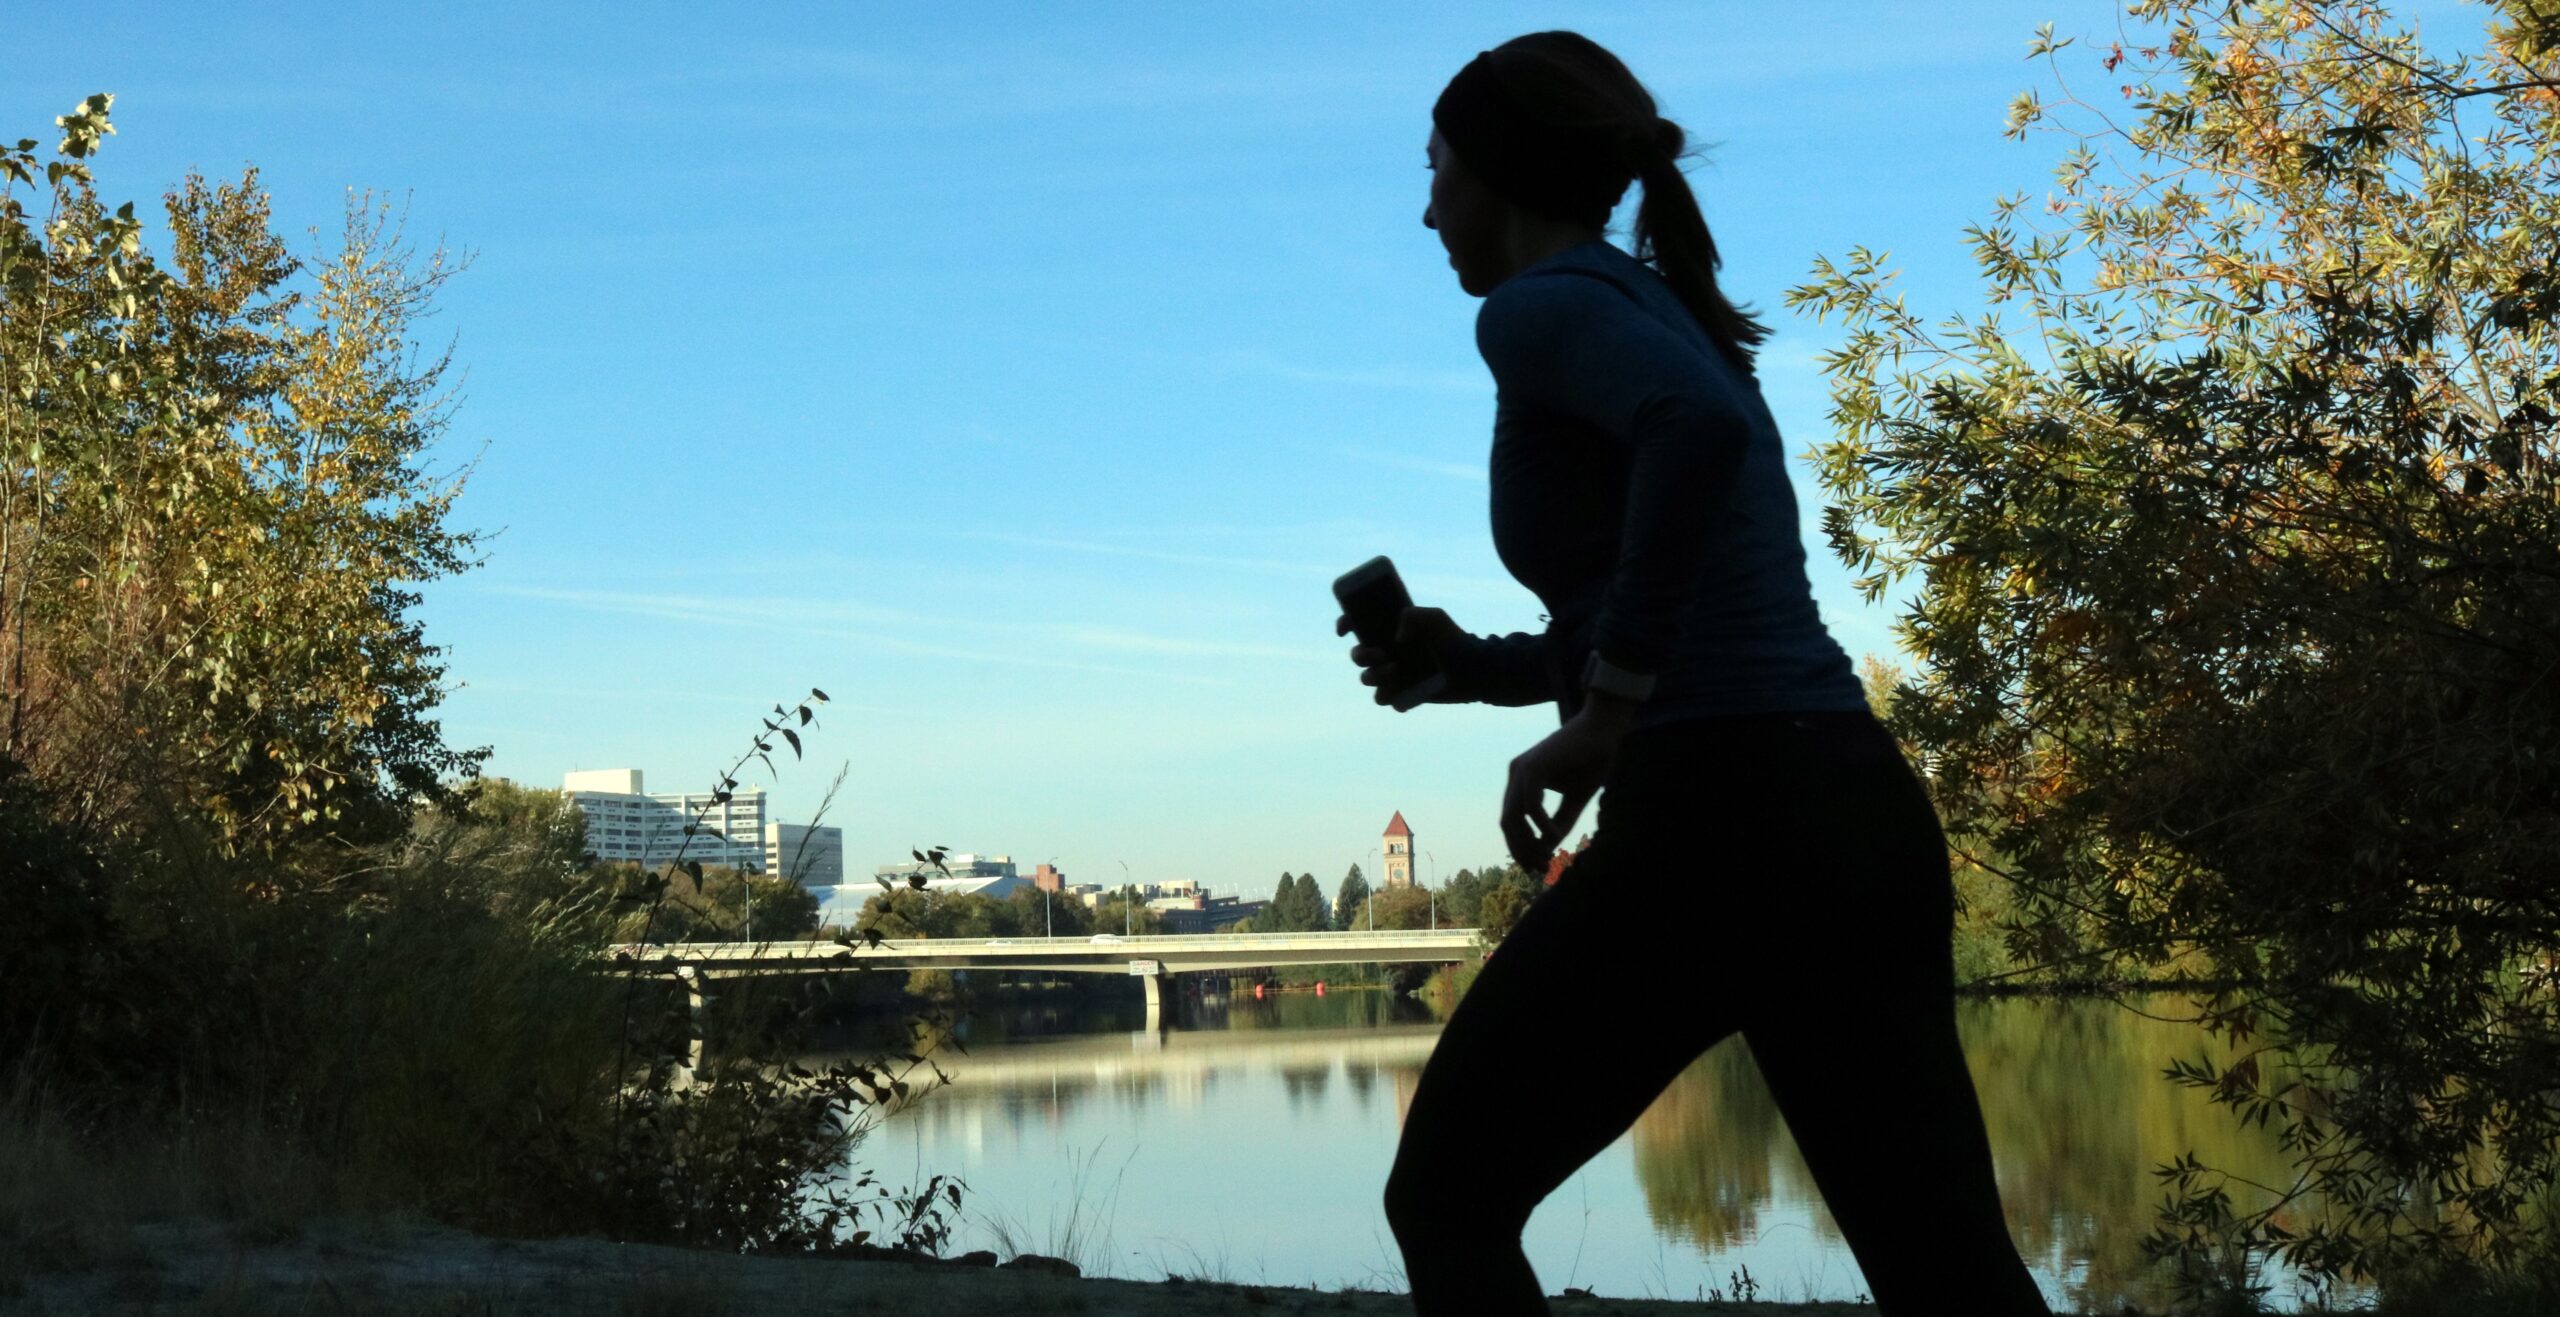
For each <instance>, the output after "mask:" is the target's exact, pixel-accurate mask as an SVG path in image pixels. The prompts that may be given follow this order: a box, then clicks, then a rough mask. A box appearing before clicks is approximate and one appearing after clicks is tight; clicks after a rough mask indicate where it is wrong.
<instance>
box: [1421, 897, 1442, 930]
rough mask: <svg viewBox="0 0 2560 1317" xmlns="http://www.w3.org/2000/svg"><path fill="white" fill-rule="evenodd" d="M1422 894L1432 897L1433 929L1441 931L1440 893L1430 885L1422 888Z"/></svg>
mask: <svg viewBox="0 0 2560 1317" xmlns="http://www.w3.org/2000/svg"><path fill="white" fill-rule="evenodd" d="M1422 894H1423V895H1425V896H1428V897H1430V898H1431V931H1432V932H1434V933H1437V932H1439V931H1440V894H1439V893H1438V892H1435V891H1432V890H1431V889H1430V888H1428V887H1425V888H1423V889H1422Z"/></svg>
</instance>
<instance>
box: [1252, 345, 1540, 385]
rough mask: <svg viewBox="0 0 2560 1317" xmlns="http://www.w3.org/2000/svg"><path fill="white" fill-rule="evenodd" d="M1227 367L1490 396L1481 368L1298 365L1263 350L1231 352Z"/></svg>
mask: <svg viewBox="0 0 2560 1317" xmlns="http://www.w3.org/2000/svg"><path fill="white" fill-rule="evenodd" d="M1225 363H1226V364H1227V365H1228V366H1231V367H1234V368H1236V369H1240V370H1250V371H1258V372H1260V373H1262V374H1265V375H1277V376H1279V377H1280V378H1282V379H1287V380H1303V381H1305V382H1307V383H1310V384H1346V385H1351V386H1353V387H1357V388H1371V389H1419V390H1424V391H1427V392H1433V393H1475V394H1486V395H1490V394H1491V393H1492V392H1493V382H1492V381H1491V380H1489V379H1487V378H1485V375H1484V372H1482V371H1470V370H1425V369H1422V368H1420V367H1415V366H1360V367H1351V368H1348V369H1346V368H1341V367H1323V366H1301V365H1298V364H1296V363H1295V362H1288V361H1282V360H1280V359H1279V358H1277V357H1274V356H1271V355H1270V354H1268V353H1263V352H1248V351H1237V352H1230V353H1228V354H1227V356H1226V358H1225Z"/></svg>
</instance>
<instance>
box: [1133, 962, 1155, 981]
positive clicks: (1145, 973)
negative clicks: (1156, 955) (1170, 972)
mask: <svg viewBox="0 0 2560 1317" xmlns="http://www.w3.org/2000/svg"><path fill="white" fill-rule="evenodd" d="M1161 968H1162V966H1159V965H1158V964H1156V962H1154V961H1152V960H1133V961H1130V962H1129V974H1130V976H1131V977H1133V978H1149V979H1151V978H1154V977H1155V976H1156V973H1157V971H1158V970H1160V969H1161Z"/></svg>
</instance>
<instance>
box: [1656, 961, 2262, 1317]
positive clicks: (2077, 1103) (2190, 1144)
mask: <svg viewBox="0 0 2560 1317" xmlns="http://www.w3.org/2000/svg"><path fill="white" fill-rule="evenodd" d="M1959 1009H1960V1017H1959V1018H1960V1023H1961V1026H1962V1030H1963V1034H1964V1040H1965V1053H1966V1055H1967V1057H1968V1058H1969V1059H1970V1060H1971V1062H1972V1066H1973V1073H1974V1082H1975V1084H1976V1086H1977V1087H1978V1088H1979V1089H1980V1090H1981V1094H1982V1105H1983V1119H1984V1123H1985V1125H1986V1126H1987V1127H1988V1128H1989V1130H1990V1134H1991V1149H1992V1157H1993V1160H1994V1161H1995V1162H1996V1163H1997V1164H1998V1167H1999V1174H2000V1189H2001V1197H2002V1199H2003V1201H2004V1203H2005V1204H2006V1206H2007V1210H2008V1215H2009V1225H2010V1228H2011V1229H2012V1230H2013V1231H2015V1232H2016V1234H2017V1236H2018V1242H2019V1246H2020V1248H2021V1249H2022V1250H2023V1251H2024V1252H2025V1253H2026V1255H2027V1258H2028V1261H2029V1262H2030V1263H2032V1264H2034V1265H2035V1266H2036V1268H2037V1269H2038V1270H2039V1271H2041V1272H2044V1273H2045V1274H2046V1275H2048V1276H2059V1277H2061V1278H2063V1280H2064V1282H2065V1286H2066V1289H2067V1291H2068V1295H2069V1298H2070V1301H2071V1302H2072V1303H2073V1304H2075V1305H2077V1306H2080V1307H2083V1308H2088V1309H2111V1308H2112V1307H2114V1306H2115V1305H2117V1304H2120V1303H2123V1302H2128V1301H2130V1302H2137V1303H2145V1304H2152V1303H2157V1302H2159V1301H2160V1300H2161V1299H2163V1298H2164V1297H2165V1292H2164V1280H2165V1277H2163V1276H2162V1275H2161V1274H2160V1272H2159V1271H2158V1270H2157V1269H2156V1268H2155V1267H2154V1266H2153V1265H2152V1264H2151V1262H2150V1261H2149V1259H2147V1258H2145V1257H2144V1255H2143V1252H2142V1238H2143V1236H2144V1235H2146V1234H2148V1233H2149V1232H2150V1229H2151V1226H2152V1224H2153V1212H2154V1209H2155V1208H2156V1207H2157V1206H2158V1204H2159V1202H2160V1200H2161V1195H2160V1193H2159V1191H2158V1190H2157V1188H2156V1187H2155V1181H2154V1179H2153V1177H2152V1175H2151V1169H2152V1168H2153V1167H2155V1166H2158V1165H2160V1164H2161V1163H2163V1162H2166V1161H2168V1160H2170V1159H2171V1158H2173V1157H2176V1156H2178V1155H2179V1154H2181V1153H2185V1152H2189V1151H2192V1152H2194V1153H2195V1154H2196V1155H2197V1156H2198V1157H2199V1158H2201V1159H2202V1160H2204V1161H2205V1162H2206V1163H2207V1164H2209V1165H2214V1166H2218V1167H2221V1168H2222V1169H2224V1170H2227V1171H2229V1172H2231V1173H2233V1174H2235V1175H2238V1176H2244V1177H2246V1178H2248V1179H2251V1180H2255V1181H2258V1182H2259V1183H2261V1184H2282V1183H2285V1182H2286V1180H2287V1179H2288V1178H2289V1176H2288V1175H2287V1173H2286V1169H2285V1161H2284V1157H2283V1155H2282V1153H2281V1151H2280V1150H2279V1149H2278V1147H2277V1144H2276V1137H2275V1133H2274V1131H2272V1130H2266V1129H2249V1130H2243V1129H2241V1128H2239V1127H2238V1126H2237V1124H2236V1123H2235V1122H2234V1121H2233V1120H2232V1119H2231V1118H2230V1115H2229V1113H2227V1112H2224V1111H2220V1110H2217V1109H2215V1108H2213V1107H2212V1106H2210V1105H2209V1104H2208V1103H2207V1102H2206V1101H2205V1100H2204V1098H2203V1096H2202V1095H2201V1094H2198V1093H2196V1092H2193V1091H2191V1090H2186V1089H2180V1088H2175V1087H2172V1086H2171V1085H2170V1084H2168V1083H2167V1082H2166V1081H2164V1080H2162V1079H2161V1078H2160V1071H2161V1068H2162V1067H2163V1066H2164V1065H2166V1064H2167V1062H2168V1060H2169V1058H2171V1057H2172V1056H2188V1057H2192V1056H2194V1055H2197V1054H2198V1053H2199V1052H2207V1053H2210V1054H2212V1055H2214V1056H2215V1058H2216V1059H2217V1061H2219V1060H2220V1059H2222V1057H2223V1055H2224V1051H2223V1049H2222V1048H2221V1046H2220V1045H2219V1044H2217V1043H2215V1042H2213V1041H2212V1040H2210V1039H2207V1038H2205V1037H2204V1036H2203V1035H2202V1034H2201V1033H2200V1032H2199V1031H2197V1030H2195V1029H2193V1028H2191V1027H2188V1026H2185V1025H2181V1024H2177V1023H2174V1022H2170V1021H2166V1020H2155V1019H2149V1018H2145V1017H2144V1016H2141V1015H2136V1014H2134V1013H2133V1012H2131V1011H2128V1010H2125V1009H2123V1008H2121V1007H2118V1006H2115V1005H2112V1004H2109V1003H2104V1002H2089V1001H2029V1000H2015V999H2013V1000H2005V1001H1975V1002H1967V1003H1965V1004H1964V1005H1963V1006H1962V1007H1960V1008H1959ZM1875 1084H1876V1087H1875V1094H1874V1100H1875V1101H1876V1102H1877V1103H1878V1104H1879V1105H1880V1106H1881V1105H1882V1104H1886V1103H1890V1102H1891V1101H1892V1100H1893V1077H1892V1076H1891V1075H1886V1074H1879V1075H1877V1076H1876V1077H1875ZM1634 1143H1635V1168H1636V1178H1637V1182H1638V1183H1639V1185H1640V1186H1641V1187H1642V1189H1643V1192H1644V1196H1645V1205H1646V1209H1647V1211H1648V1212H1649V1214H1650V1215H1651V1216H1652V1218H1653V1221H1654V1224H1655V1226H1656V1228H1658V1229H1660V1230H1662V1231H1664V1232H1665V1233H1667V1234H1673V1235H1676V1236H1679V1237H1682V1238H1685V1239H1688V1240H1689V1241H1691V1242H1692V1243H1693V1244H1695V1245H1696V1246H1697V1247H1698V1248H1699V1249H1700V1250H1701V1251H1703V1252H1706V1253H1708V1254H1710V1255H1712V1254H1713V1253H1715V1252H1717V1251H1719V1250H1723V1249H1728V1248H1732V1247H1734V1246H1736V1245H1739V1244H1742V1243H1744V1242H1747V1241H1748V1240H1750V1239H1751V1238H1753V1237H1754V1236H1755V1235H1756V1233H1757V1231H1758V1227H1759V1214H1760V1213H1761V1212H1762V1211H1763V1210H1764V1209H1767V1208H1769V1207H1771V1206H1773V1205H1776V1204H1812V1203H1817V1202H1818V1201H1819V1195H1818V1194H1817V1193H1816V1191H1815V1189H1814V1187H1813V1179H1812V1175H1811V1173H1810V1172H1808V1171H1807V1170H1806V1168H1805V1165H1804V1162H1803V1160H1802V1158H1801V1157H1800V1156H1799V1155H1798V1154H1797V1152H1796V1147H1795V1142H1794V1140H1792V1139H1791V1138H1789V1137H1788V1136H1787V1132H1786V1127H1785V1122H1784V1121H1782V1120H1781V1119H1780V1118H1779V1115H1778V1110H1777V1105H1776V1103H1774V1102H1772V1101H1771V1100H1770V1097H1769V1093H1768V1090H1767V1089H1766V1088H1765V1087H1764V1086H1763V1085H1762V1084H1761V1081H1760V1074H1759V1071H1758V1069H1757V1068H1756V1067H1755V1066H1753V1064H1752V1062H1751V1054H1750V1052H1749V1050H1748V1049H1747V1048H1746V1047H1744V1046H1743V1045H1742V1044H1741V1043H1740V1042H1739V1041H1738V1040H1728V1041H1727V1042H1726V1043H1725V1044H1723V1045H1722V1046H1719V1047H1717V1048H1716V1049H1715V1050H1713V1051H1711V1052H1709V1053H1707V1054H1706V1055H1705V1056H1703V1057H1700V1058H1699V1059H1698V1061H1697V1062H1696V1063H1695V1064H1693V1065H1691V1066H1690V1067H1689V1069H1688V1070H1687V1071H1686V1072H1684V1073H1683V1074H1682V1075H1681V1076H1680V1078H1679V1079H1677V1080H1675V1081H1673V1083H1672V1085H1671V1087H1670V1088H1669V1089H1668V1090H1667V1091H1665V1092H1664V1093H1663V1095H1662V1097H1661V1098H1660V1099H1659V1100H1658V1101H1656V1102H1655V1103H1654V1105H1653V1107H1652V1109H1651V1110H1649V1111H1647V1112H1646V1113H1645V1114H1644V1115H1643V1116H1642V1117H1641V1118H1639V1119H1638V1120H1637V1122H1636V1127H1635V1139H1634ZM2231 1192H2232V1198H2233V1201H2234V1205H2235V1206H2241V1207H2245V1206H2249V1205H2251V1204H2252V1203H2253V1201H2264V1200H2263V1199H2262V1198H2261V1199H2255V1200H2253V1199H2252V1197H2251V1195H2252V1194H2253V1193H2255V1192H2256V1191H2254V1190H2251V1189H2249V1188H2248V1187H2247V1186H2245V1185H2240V1184H2234V1185H2233V1186H2231ZM1813 1217H1814V1222H1815V1229H1816V1230H1817V1232H1819V1233H1820V1234H1821V1235H1822V1236H1823V1237H1824V1238H1825V1239H1826V1240H1828V1241H1831V1242H1833V1243H1834V1244H1835V1245H1836V1244H1837V1241H1838V1239H1839V1235H1838V1231H1837V1229H1836V1227H1834V1226H1833V1225H1832V1223H1831V1220H1830V1218H1829V1216H1827V1215H1825V1214H1823V1213H1821V1212H1820V1211H1818V1210H1817V1211H1815V1212H1814V1213H1813ZM2286 1224H2287V1225H2289V1226H2292V1227H2296V1228H2298V1227H2300V1226H2302V1225H2304V1224H2307V1222H2304V1221H2299V1220H2297V1221H2288V1222H2287V1223H2286ZM1913 1228H1914V1229H1920V1230H1926V1229H1928V1228H1929V1223H1927V1222H1914V1223H1913ZM2275 1279H2278V1280H2279V1281H2281V1278H2275ZM2285 1288H2286V1287H2285V1286H2284V1285H2283V1284H2282V1283H2279V1285H2278V1289H2279V1293H2282V1292H2283V1290H2284V1289H2285Z"/></svg>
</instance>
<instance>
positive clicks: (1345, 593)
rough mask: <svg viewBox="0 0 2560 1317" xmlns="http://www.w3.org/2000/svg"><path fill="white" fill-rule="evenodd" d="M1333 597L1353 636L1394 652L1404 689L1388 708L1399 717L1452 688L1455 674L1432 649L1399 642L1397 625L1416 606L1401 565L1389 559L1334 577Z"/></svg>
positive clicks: (1396, 693) (1389, 698) (1399, 688)
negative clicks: (1398, 567) (1400, 572)
mask: <svg viewBox="0 0 2560 1317" xmlns="http://www.w3.org/2000/svg"><path fill="white" fill-rule="evenodd" d="M1333 598H1334V601H1335V602H1336V603H1339V604H1341V605H1342V615H1343V616H1345V617H1347V618H1350V619H1351V634H1352V635H1354V636H1357V637H1359V638H1360V643H1361V644H1363V645H1376V646H1379V647H1381V648H1385V649H1390V650H1392V651H1394V656H1395V657H1394V659H1393V662H1394V663H1395V669H1396V677H1397V679H1398V682H1399V684H1398V686H1397V688H1396V689H1395V690H1393V691H1390V692H1388V694H1387V703H1389V704H1391V705H1393V706H1394V707H1395V709H1396V711H1397V712H1398V713H1402V712H1404V711H1405V710H1408V709H1411V708H1413V707H1414V706H1415V705H1417V704H1422V703H1425V702H1427V701H1429V700H1431V699H1434V698H1436V697H1437V696H1439V695H1440V694H1441V693H1442V692H1444V691H1446V690H1448V689H1449V674H1448V673H1447V672H1444V671H1442V670H1441V667H1440V663H1439V660H1438V659H1437V658H1435V657H1434V656H1433V655H1432V653H1431V648H1430V646H1429V645H1427V644H1425V643H1423V642H1422V641H1420V640H1418V639H1417V640H1413V641H1408V642H1406V643H1404V644H1402V645H1398V644H1397V643H1396V624H1397V623H1399V622H1401V621H1403V620H1404V610H1406V609H1408V608H1411V607H1413V596H1412V595H1410V594H1407V593H1405V588H1404V578H1403V577H1400V576H1398V575H1396V565H1395V564H1394V563H1392V562H1389V561H1388V560H1387V559H1386V557H1385V556H1384V555H1381V556H1379V557H1375V558H1371V559H1370V560H1369V561H1367V562H1364V563H1362V564H1360V565H1359V566H1357V567H1354V568H1352V569H1351V570H1350V571H1347V572H1344V573H1343V574H1342V575H1341V576H1339V577H1336V578H1334V582H1333Z"/></svg>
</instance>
